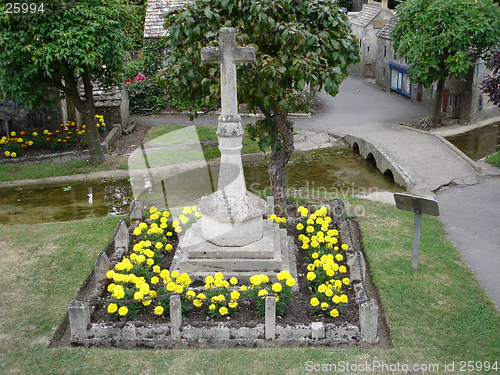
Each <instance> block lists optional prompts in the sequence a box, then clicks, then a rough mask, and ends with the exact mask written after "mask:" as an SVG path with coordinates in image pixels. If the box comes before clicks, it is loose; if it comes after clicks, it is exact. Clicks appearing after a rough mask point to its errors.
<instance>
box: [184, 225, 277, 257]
mask: <svg viewBox="0 0 500 375" xmlns="http://www.w3.org/2000/svg"><path fill="white" fill-rule="evenodd" d="M201 230H202V229H201V224H200V223H199V222H197V223H195V224H194V225H193V226H192V227H191V230H190V231H189V233H187V234H186V238H185V239H184V241H183V247H184V248H185V251H187V257H188V258H189V259H273V258H274V257H275V254H274V248H275V246H274V242H275V237H276V236H278V234H277V232H275V231H274V230H273V225H272V223H271V222H268V223H264V225H263V236H262V239H261V240H259V241H257V242H254V243H252V244H249V245H245V246H217V245H215V244H213V243H211V242H208V241H204V240H200V239H202V236H201Z"/></svg>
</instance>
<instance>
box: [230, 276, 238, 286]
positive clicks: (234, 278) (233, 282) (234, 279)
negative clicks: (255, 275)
mask: <svg viewBox="0 0 500 375" xmlns="http://www.w3.org/2000/svg"><path fill="white" fill-rule="evenodd" d="M229 282H230V283H231V285H236V284H238V279H237V278H236V277H234V276H233V277H231V278H230V279H229Z"/></svg>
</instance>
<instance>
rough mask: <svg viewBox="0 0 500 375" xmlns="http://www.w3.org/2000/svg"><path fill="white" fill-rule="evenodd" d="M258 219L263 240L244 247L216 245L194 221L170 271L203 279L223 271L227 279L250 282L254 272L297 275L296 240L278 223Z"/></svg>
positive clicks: (183, 238)
mask: <svg viewBox="0 0 500 375" xmlns="http://www.w3.org/2000/svg"><path fill="white" fill-rule="evenodd" d="M259 220H260V221H261V225H262V228H263V230H262V239H260V240H259V241H256V242H253V243H250V244H247V245H245V246H218V245H214V244H213V243H211V242H209V241H207V240H204V239H203V238H202V237H201V231H202V228H201V224H200V223H199V222H197V223H195V224H193V226H192V227H191V228H190V229H189V230H187V231H186V234H185V235H184V236H183V237H182V238H181V240H180V242H179V245H178V246H177V250H176V253H175V257H174V259H173V261H172V266H171V268H170V270H171V271H173V270H178V271H179V272H186V273H188V274H189V276H191V279H192V280H204V279H205V277H206V276H208V275H213V274H214V273H215V272H222V273H223V274H224V277H225V278H226V279H229V278H231V277H233V276H235V277H236V278H237V279H238V280H240V281H242V282H248V281H249V279H250V276H253V275H255V274H265V275H268V276H269V277H270V278H275V276H276V274H277V273H279V272H280V271H282V270H287V271H289V272H290V274H291V275H292V276H293V277H296V276H297V270H296V265H295V244H294V242H293V239H292V238H291V237H288V236H287V234H286V230H285V229H279V226H278V225H277V224H273V223H272V222H271V221H269V220H263V219H259Z"/></svg>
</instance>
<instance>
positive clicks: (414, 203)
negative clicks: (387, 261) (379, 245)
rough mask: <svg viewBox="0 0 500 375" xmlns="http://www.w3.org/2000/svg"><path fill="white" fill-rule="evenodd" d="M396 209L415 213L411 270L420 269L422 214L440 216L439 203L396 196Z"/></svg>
mask: <svg viewBox="0 0 500 375" xmlns="http://www.w3.org/2000/svg"><path fill="white" fill-rule="evenodd" d="M394 200H395V201H396V207H397V208H399V209H400V210H404V211H412V212H414V213H415V220H414V223H413V253H412V257H411V269H412V270H414V271H416V270H417V269H418V255H419V248H420V227H421V225H422V214H425V215H432V216H439V207H438V203H437V202H436V201H435V200H434V199H428V198H422V197H417V196H415V195H409V194H399V193H396V194H394Z"/></svg>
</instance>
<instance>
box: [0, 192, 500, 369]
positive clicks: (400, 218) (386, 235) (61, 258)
mask: <svg viewBox="0 0 500 375" xmlns="http://www.w3.org/2000/svg"><path fill="white" fill-rule="evenodd" d="M349 200H350V203H352V204H354V205H358V206H362V207H364V210H365V215H364V216H363V217H359V218H358V219H357V220H358V221H359V223H360V226H361V229H362V232H363V235H364V246H365V252H366V254H367V258H368V260H369V263H370V267H371V274H372V278H373V281H374V283H375V284H376V286H377V287H378V290H379V294H380V298H381V300H382V304H383V308H384V310H385V315H386V319H387V323H388V326H389V328H390V331H391V338H392V341H393V345H394V348H392V349H356V348H342V349H335V348H328V347H324V348H321V347H317V348H314V347H309V348H272V349H222V350H203V349H190V350H187V349H182V350H181V349H179V350H119V349H95V348H82V347H70V348H57V349H48V348H46V344H47V342H48V340H49V339H50V337H51V336H52V334H53V329H55V327H57V326H58V325H59V324H60V322H61V321H62V319H63V318H64V315H65V313H66V311H67V307H68V304H69V303H70V301H71V300H72V298H73V297H74V296H75V294H76V292H77V290H78V288H79V286H80V285H81V284H82V283H83V282H84V280H85V279H86V277H87V275H88V274H89V272H90V270H91V268H92V266H93V264H94V261H95V257H96V254H97V253H98V252H99V250H101V249H102V248H103V247H104V245H105V244H106V243H107V241H108V240H109V239H110V238H111V236H112V233H113V231H114V227H115V225H116V222H117V221H118V219H117V218H101V219H92V220H85V221H74V222H64V223H53V224H37V225H12V226H0V254H1V255H0V256H1V259H2V262H1V263H0V270H1V272H0V275H1V277H0V295H1V297H0V316H1V319H2V324H1V325H0V338H1V341H0V373H2V374H37V375H38V374H96V375H100V374H107V373H120V374H143V375H145V374H148V375H153V374H228V373H231V374H279V375H281V374H307V373H325V372H315V371H312V372H311V371H308V370H310V369H314V367H313V366H314V365H322V364H336V365H341V364H342V363H341V362H340V361H345V362H344V366H345V365H346V362H349V365H350V366H352V365H353V364H354V365H358V364H365V363H369V364H373V361H378V363H382V362H383V363H385V364H386V365H391V364H392V365H394V366H397V363H398V362H399V364H400V366H402V365H403V364H408V365H410V366H413V365H414V364H415V365H427V364H436V365H439V371H438V373H444V372H445V371H444V365H445V363H446V364H448V365H450V364H451V363H452V361H454V366H455V372H453V373H466V372H459V369H460V367H461V364H460V361H465V369H467V365H468V364H467V361H474V362H471V363H470V364H471V365H472V364H473V366H476V362H477V361H482V363H484V361H489V362H490V363H495V361H500V313H499V312H498V310H497V309H496V308H495V306H494V305H493V303H492V302H491V300H490V299H489V298H488V297H487V296H486V294H485V292H484V291H483V290H482V289H481V288H480V287H479V285H478V283H477V280H476V278H475V276H474V274H473V273H472V271H471V270H470V269H469V268H468V267H467V265H466V264H464V262H463V261H462V259H461V256H460V254H459V252H458V251H457V250H456V249H455V248H454V247H453V245H452V244H451V242H450V241H449V240H448V238H447V237H446V235H445V232H444V229H443V227H442V225H441V223H440V222H439V221H438V220H437V219H436V218H432V217H428V216H425V217H424V218H423V222H422V238H421V249H420V250H421V251H420V263H419V271H418V272H413V271H411V248H412V236H413V214H412V213H409V212H403V211H399V210H397V209H396V208H395V207H394V206H390V205H385V204H381V203H374V202H369V201H366V200H360V199H354V198H349ZM477 365H478V364H477ZM497 366H500V364H499V363H498V362H497ZM410 368H411V367H410ZM320 369H321V368H320ZM351 369H352V367H351ZM498 371H500V370H498ZM326 373H361V371H359V372H358V371H345V372H343V371H337V372H335V371H332V372H326ZM385 373H399V374H400V373H403V372H402V371H395V372H390V371H389V372H385ZM414 373H417V372H414ZM419 373H420V372H419ZM469 373H479V372H469ZM492 373H495V371H493V372H492Z"/></svg>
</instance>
